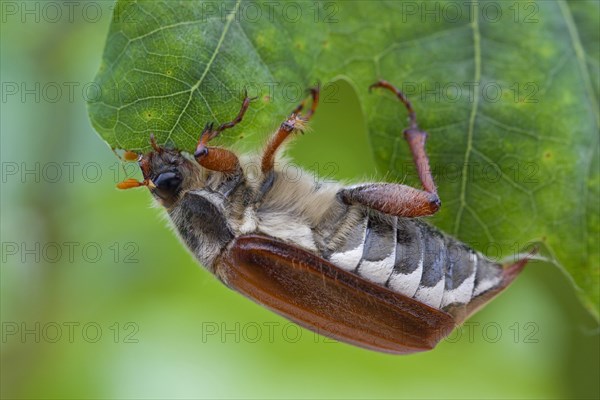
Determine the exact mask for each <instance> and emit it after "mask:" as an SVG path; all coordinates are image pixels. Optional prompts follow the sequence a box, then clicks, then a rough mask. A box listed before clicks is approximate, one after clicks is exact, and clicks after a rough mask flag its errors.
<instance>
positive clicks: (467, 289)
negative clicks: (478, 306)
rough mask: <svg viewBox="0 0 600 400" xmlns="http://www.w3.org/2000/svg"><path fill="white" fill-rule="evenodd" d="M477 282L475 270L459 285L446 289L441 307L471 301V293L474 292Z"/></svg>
mask: <svg viewBox="0 0 600 400" xmlns="http://www.w3.org/2000/svg"><path fill="white" fill-rule="evenodd" d="M474 284H475V271H473V273H472V274H471V275H469V277H468V278H467V279H465V280H464V281H463V283H461V284H460V286H459V287H457V288H456V289H452V290H446V291H445V292H444V296H443V297H442V305H441V306H440V307H441V308H444V307H446V306H447V305H449V304H452V303H459V304H467V303H468V302H469V301H471V293H473V285H474Z"/></svg>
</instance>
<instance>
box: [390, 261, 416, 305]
mask: <svg viewBox="0 0 600 400" xmlns="http://www.w3.org/2000/svg"><path fill="white" fill-rule="evenodd" d="M422 275H423V255H422V254H421V259H420V260H419V266H418V267H417V269H415V270H414V271H413V272H411V273H410V274H393V275H392V276H391V278H390V281H389V283H388V287H389V288H390V289H392V290H393V291H394V292H398V293H402V294H403V295H405V296H408V297H413V296H414V295H415V293H416V292H417V289H418V288H419V283H420V282H421V276H422Z"/></svg>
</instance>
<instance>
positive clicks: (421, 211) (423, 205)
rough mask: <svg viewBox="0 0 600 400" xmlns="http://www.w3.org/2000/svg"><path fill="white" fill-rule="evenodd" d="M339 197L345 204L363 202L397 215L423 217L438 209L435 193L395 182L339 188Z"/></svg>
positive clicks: (386, 212) (438, 203) (385, 212)
mask: <svg viewBox="0 0 600 400" xmlns="http://www.w3.org/2000/svg"><path fill="white" fill-rule="evenodd" d="M338 196H339V198H340V199H341V200H342V201H343V202H344V203H347V204H356V203H358V204H363V205H365V206H367V207H370V208H372V209H375V210H377V211H381V212H382V213H384V214H389V215H394V216H397V217H407V218H413V217H424V216H427V215H432V214H435V213H436V212H437V210H439V208H440V205H441V202H440V199H439V197H438V196H437V194H435V193H429V192H426V191H424V190H419V189H415V188H413V187H411V186H406V185H400V184H397V183H368V184H365V185H358V186H353V187H348V188H344V189H341V190H340V191H339V192H338Z"/></svg>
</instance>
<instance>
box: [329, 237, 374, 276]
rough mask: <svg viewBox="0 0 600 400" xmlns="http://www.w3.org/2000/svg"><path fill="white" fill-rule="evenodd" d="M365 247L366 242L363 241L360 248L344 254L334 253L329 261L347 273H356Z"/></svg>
mask: <svg viewBox="0 0 600 400" xmlns="http://www.w3.org/2000/svg"><path fill="white" fill-rule="evenodd" d="M364 247H365V242H364V240H363V241H362V242H361V243H360V245H359V246H358V247H356V248H354V249H352V250H348V251H345V252H343V253H333V254H332V255H331V257H329V260H330V261H331V262H332V263H334V264H335V265H337V266H338V267H340V268H342V269H345V270H346V271H354V270H355V269H356V266H357V265H358V262H359V261H360V259H361V258H362V255H363V249H364Z"/></svg>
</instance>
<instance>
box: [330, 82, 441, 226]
mask: <svg viewBox="0 0 600 400" xmlns="http://www.w3.org/2000/svg"><path fill="white" fill-rule="evenodd" d="M372 88H384V89H388V90H390V91H392V92H394V93H395V94H396V96H397V97H398V99H399V100H400V101H401V102H402V103H403V104H404V106H405V107H406V110H407V111H408V120H409V126H408V128H406V129H405V130H404V138H405V139H406V141H407V142H408V145H409V147H410V151H411V153H412V155H413V160H414V162H415V167H416V168H417V173H418V174H419V179H420V180H421V184H422V185H423V190H419V189H415V188H412V187H410V186H405V185H399V184H391V183H389V184H372V185H362V186H357V187H353V188H347V189H342V190H341V191H340V192H339V196H340V197H341V198H342V200H343V201H345V202H347V203H360V204H364V205H366V206H368V207H371V208H374V209H376V210H379V211H381V212H383V213H386V214H391V215H396V216H400V217H421V216H426V215H431V214H434V213H436V212H437V210H438V209H439V208H440V206H441V202H440V198H439V197H438V194H437V189H436V187H435V183H434V181H433V176H431V169H430V168H429V159H428V158H427V153H426V152H425V141H426V139H427V132H425V131H422V130H421V129H419V125H418V124H417V116H416V114H415V111H414V110H413V108H412V104H411V103H410V101H409V100H408V99H407V98H406V96H405V95H404V94H403V93H402V92H401V91H400V90H398V89H397V88H396V87H394V86H393V85H391V84H390V83H389V82H386V81H379V82H377V83H374V84H373V85H371V86H370V87H369V90H370V89H372Z"/></svg>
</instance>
